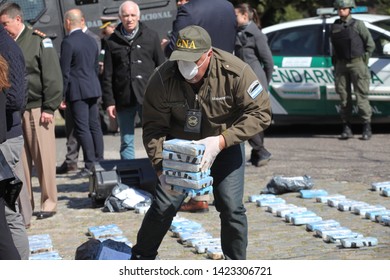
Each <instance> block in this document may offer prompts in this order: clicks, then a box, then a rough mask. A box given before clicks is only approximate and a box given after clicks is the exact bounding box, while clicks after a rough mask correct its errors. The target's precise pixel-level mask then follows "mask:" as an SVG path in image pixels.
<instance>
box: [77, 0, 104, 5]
mask: <svg viewBox="0 0 390 280" xmlns="http://www.w3.org/2000/svg"><path fill="white" fill-rule="evenodd" d="M98 2H99V1H98V0H76V1H75V4H76V5H77V6H81V5H88V4H95V3H98Z"/></svg>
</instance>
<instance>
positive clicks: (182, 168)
mask: <svg viewBox="0 0 390 280" xmlns="http://www.w3.org/2000/svg"><path fill="white" fill-rule="evenodd" d="M204 151H205V146H204V145H200V144H195V143H193V142H192V141H190V140H182V139H171V140H166V141H164V143H163V153H162V157H163V163H162V165H163V174H165V175H166V176H165V181H166V183H167V184H169V185H170V186H171V190H173V191H176V192H180V193H184V194H186V195H187V196H190V197H193V196H197V195H204V194H209V193H211V192H212V191H213V187H212V185H213V177H211V176H210V169H208V170H206V171H202V170H201V161H202V156H203V154H204Z"/></svg>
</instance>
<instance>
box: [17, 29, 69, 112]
mask: <svg viewBox="0 0 390 280" xmlns="http://www.w3.org/2000/svg"><path fill="white" fill-rule="evenodd" d="M16 43H17V44H18V45H19V47H20V48H21V49H22V52H23V55H24V59H25V61H26V68H27V73H28V99H27V105H26V109H32V108H39V107H41V108H42V112H46V113H51V114H53V113H54V111H55V110H56V109H57V108H58V106H59V105H60V103H61V100H62V90H63V81H62V73H61V67H60V62H59V59H58V55H57V52H56V50H55V48H54V46H53V42H52V41H51V39H50V38H46V37H44V35H43V34H42V33H40V32H35V31H33V30H31V29H30V28H29V27H27V26H26V27H25V28H24V30H23V31H22V33H21V34H20V36H19V37H18V38H17V40H16Z"/></svg>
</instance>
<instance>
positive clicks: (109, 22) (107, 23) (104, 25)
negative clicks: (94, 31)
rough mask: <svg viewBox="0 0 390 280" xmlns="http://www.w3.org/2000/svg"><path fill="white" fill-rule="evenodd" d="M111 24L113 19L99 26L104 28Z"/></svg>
mask: <svg viewBox="0 0 390 280" xmlns="http://www.w3.org/2000/svg"><path fill="white" fill-rule="evenodd" d="M110 24H111V21H107V22H106V23H104V24H103V25H102V26H100V27H99V28H100V29H104V28H106V27H107V26H109V25H110Z"/></svg>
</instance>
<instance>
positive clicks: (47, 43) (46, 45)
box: [42, 38, 53, 49]
mask: <svg viewBox="0 0 390 280" xmlns="http://www.w3.org/2000/svg"><path fill="white" fill-rule="evenodd" d="M42 44H43V47H44V48H45V49H46V48H53V41H52V40H51V39H50V38H45V39H43V40H42Z"/></svg>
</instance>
